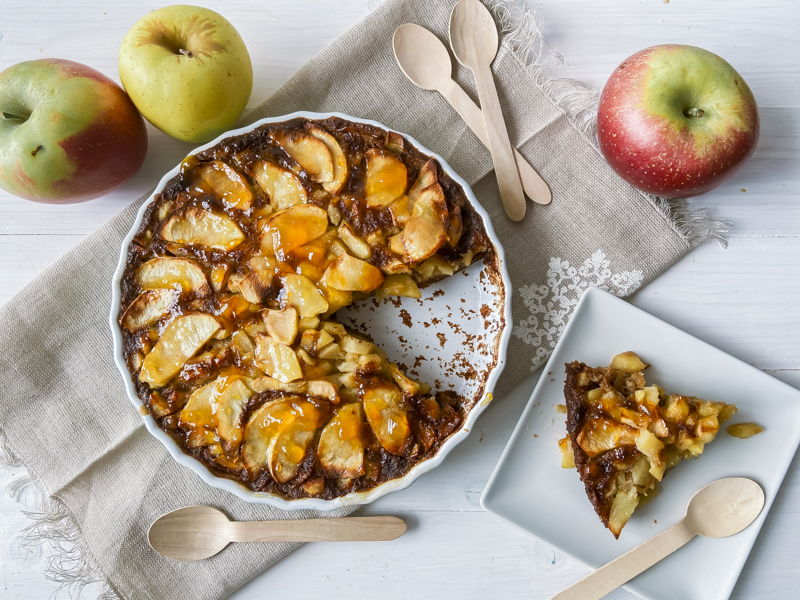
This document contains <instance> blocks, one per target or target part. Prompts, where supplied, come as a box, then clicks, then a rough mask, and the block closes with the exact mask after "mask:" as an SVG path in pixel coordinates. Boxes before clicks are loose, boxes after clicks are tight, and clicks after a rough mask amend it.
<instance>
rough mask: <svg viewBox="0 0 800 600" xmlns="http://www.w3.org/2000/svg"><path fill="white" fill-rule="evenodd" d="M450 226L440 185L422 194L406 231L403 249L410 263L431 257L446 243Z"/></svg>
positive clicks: (427, 189)
mask: <svg viewBox="0 0 800 600" xmlns="http://www.w3.org/2000/svg"><path fill="white" fill-rule="evenodd" d="M449 226H450V220H449V215H448V212H447V202H446V201H445V198H444V192H443V191H442V187H441V186H440V185H439V184H438V183H437V184H434V185H432V186H430V187H427V188H425V189H424V190H423V191H422V192H420V194H419V197H418V198H417V201H416V202H415V203H414V208H413V209H412V211H411V218H410V219H409V220H408V223H406V227H405V229H403V237H402V241H403V247H404V248H405V251H406V255H407V256H408V260H409V261H411V262H420V261H423V260H425V259H426V258H428V257H429V256H432V255H433V254H434V253H435V252H436V251H437V250H438V249H439V248H440V247H441V246H442V244H443V243H444V242H445V241H446V240H447V230H448V228H449Z"/></svg>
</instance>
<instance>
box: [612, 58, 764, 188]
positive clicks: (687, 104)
mask: <svg viewBox="0 0 800 600" xmlns="http://www.w3.org/2000/svg"><path fill="white" fill-rule="evenodd" d="M597 126H598V138H599V141H600V149H601V151H602V152H603V155H604V156H605V158H606V160H607V161H608V163H609V164H610V165H611V167H612V168H613V169H614V170H615V171H616V172H617V173H618V174H619V175H620V176H621V177H622V178H623V179H625V180H626V181H627V182H628V183H630V184H631V185H633V186H634V187H636V188H639V189H640V190H643V191H645V192H648V193H650V194H655V195H657V196H664V197H667V198H687V197H690V196H697V195H698V194H703V193H705V192H708V191H709V190H711V189H713V188H715V187H717V186H718V185H720V184H721V183H722V182H724V181H725V180H727V179H729V178H730V177H731V176H732V175H733V174H734V172H736V170H737V169H738V168H739V167H741V166H742V165H743V164H744V163H745V162H746V161H747V159H748V158H749V157H750V156H751V155H752V154H753V151H754V150H755V147H756V143H757V142H758V134H759V124H758V108H757V106H756V99H755V97H754V96H753V92H752V91H750V88H749V87H748V85H747V84H746V83H745V81H744V79H743V78H742V76H741V75H740V74H739V73H737V72H736V70H735V69H734V68H733V67H732V66H731V65H730V64H728V63H727V62H726V61H725V60H723V59H722V58H720V57H719V56H717V55H716V54H713V53H712V52H709V51H707V50H703V49H702V48H696V47H694V46H683V45H678V44H667V45H661V46H653V47H651V48H646V49H644V50H642V51H640V52H637V53H636V54H634V55H633V56H631V57H629V58H627V59H625V60H624V61H623V62H622V64H620V65H619V66H618V67H617V68H616V70H615V71H614V72H613V73H612V74H611V77H610V78H609V80H608V82H607V83H606V85H605V87H604V88H603V93H602V95H601V97H600V106H599V108H598V114H597Z"/></svg>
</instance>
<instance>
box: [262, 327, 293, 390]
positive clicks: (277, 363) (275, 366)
mask: <svg viewBox="0 0 800 600" xmlns="http://www.w3.org/2000/svg"><path fill="white" fill-rule="evenodd" d="M256 366H257V367H258V368H260V369H262V370H263V371H264V372H265V373H266V374H267V375H269V376H270V377H273V378H275V379H277V380H278V381H282V382H283V383H289V382H291V381H296V380H298V379H302V378H303V369H302V367H301V366H300V361H299V360H298V358H297V353H296V352H295V351H294V350H292V348H291V346H288V345H286V344H280V343H278V342H276V341H275V340H273V339H272V338H271V337H269V336H266V335H264V334H263V333H258V334H256Z"/></svg>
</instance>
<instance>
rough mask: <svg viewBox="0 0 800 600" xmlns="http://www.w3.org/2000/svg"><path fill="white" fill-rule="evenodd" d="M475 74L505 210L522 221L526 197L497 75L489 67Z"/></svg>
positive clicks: (483, 67)
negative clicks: (504, 118) (509, 133)
mask: <svg viewBox="0 0 800 600" xmlns="http://www.w3.org/2000/svg"><path fill="white" fill-rule="evenodd" d="M473 72H474V74H475V82H476V84H477V87H478V97H479V98H480V101H481V107H483V121H484V123H485V124H486V134H487V136H488V137H489V150H491V152H492V160H493V161H494V171H495V174H496V175H497V184H498V186H499V187H500V198H501V199H502V200H503V208H505V209H506V214H507V215H508V216H509V217H510V218H511V220H512V221H521V220H522V218H523V217H524V216H525V194H524V193H523V192H522V183H521V182H520V179H519V172H518V171H517V163H516V162H514V153H513V152H512V150H511V141H510V140H509V139H508V130H507V129H506V123H505V121H504V120H503V112H502V110H501V108H500V99H499V98H498V97H497V88H495V85H494V76H493V75H492V70H491V68H490V67H489V65H488V64H478V65H476V69H475V70H474V71H473Z"/></svg>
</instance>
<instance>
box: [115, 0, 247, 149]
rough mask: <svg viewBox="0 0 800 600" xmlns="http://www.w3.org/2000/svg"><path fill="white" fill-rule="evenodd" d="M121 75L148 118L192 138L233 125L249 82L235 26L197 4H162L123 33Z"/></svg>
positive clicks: (200, 140) (244, 53) (214, 133)
mask: <svg viewBox="0 0 800 600" xmlns="http://www.w3.org/2000/svg"><path fill="white" fill-rule="evenodd" d="M119 76H120V79H121V80H122V85H123V86H124V87H125V90H126V91H127V92H128V94H129V95H130V97H131V100H133V103H134V104H135V105H136V108H138V109H139V111H140V112H141V113H142V114H143V115H144V117H145V118H146V119H147V120H148V121H150V122H151V123H152V124H153V125H155V126H156V127H158V128H159V129H160V130H161V131H163V132H164V133H167V134H168V135H171V136H172V137H174V138H177V139H179V140H183V141H186V142H192V143H195V144H199V143H203V142H207V141H209V140H212V139H214V138H215V137H217V136H218V135H219V134H221V133H223V132H225V131H227V130H228V129H231V128H232V127H233V126H234V125H235V124H236V121H237V120H238V119H239V116H240V115H241V114H242V111H243V110H244V108H245V106H246V105H247V101H248V100H249V99H250V92H251V91H252V89H253V66H252V64H251V63H250V54H249V53H248V52H247V47H246V46H245V45H244V41H242V38H241V36H240V35H239V33H238V32H237V31H236V29H234V27H233V25H231V24H230V23H229V22H228V21H227V20H226V19H225V18H224V17H222V16H221V15H219V14H217V13H215V12H214V11H213V10H208V9H207V8H199V7H197V6H185V5H176V6H167V7H165V8H160V9H158V10H154V11H153V12H151V13H150V14H148V15H147V16H145V17H142V18H141V19H140V20H139V21H138V22H137V23H136V24H135V25H134V26H133V27H132V28H131V30H130V31H129V32H128V34H127V35H126V36H125V39H124V40H122V46H121V47H120V49H119Z"/></svg>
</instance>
